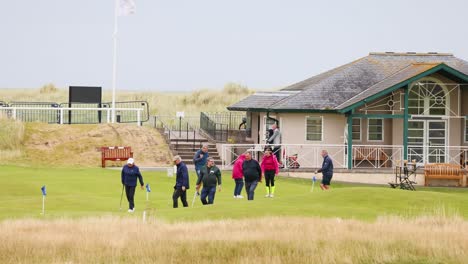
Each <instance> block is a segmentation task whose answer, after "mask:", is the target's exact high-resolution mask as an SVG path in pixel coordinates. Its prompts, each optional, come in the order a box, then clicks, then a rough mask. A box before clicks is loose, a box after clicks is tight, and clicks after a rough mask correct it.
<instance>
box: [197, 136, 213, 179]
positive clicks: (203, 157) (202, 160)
mask: <svg viewBox="0 0 468 264" xmlns="http://www.w3.org/2000/svg"><path fill="white" fill-rule="evenodd" d="M209 156H210V155H209V154H208V144H204V145H203V146H202V148H201V149H199V150H197V152H195V155H194V156H193V164H195V172H196V173H197V178H200V170H201V168H203V166H205V165H206V161H207V160H208V157H209Z"/></svg>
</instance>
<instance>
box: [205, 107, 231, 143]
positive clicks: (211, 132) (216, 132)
mask: <svg viewBox="0 0 468 264" xmlns="http://www.w3.org/2000/svg"><path fill="white" fill-rule="evenodd" d="M200 129H202V130H203V131H204V132H205V133H206V134H207V135H208V136H210V137H211V138H212V139H213V140H216V141H218V142H226V141H227V139H228V136H229V130H228V125H227V124H221V123H216V122H214V121H213V120H211V119H210V118H209V116H207V115H206V114H205V113H200Z"/></svg>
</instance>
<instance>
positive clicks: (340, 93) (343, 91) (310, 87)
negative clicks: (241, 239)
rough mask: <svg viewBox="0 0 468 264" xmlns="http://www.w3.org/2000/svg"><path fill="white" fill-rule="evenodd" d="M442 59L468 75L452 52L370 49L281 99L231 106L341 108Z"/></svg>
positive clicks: (467, 66) (293, 88)
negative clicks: (358, 57) (376, 51)
mask: <svg viewBox="0 0 468 264" xmlns="http://www.w3.org/2000/svg"><path fill="white" fill-rule="evenodd" d="M440 63H444V64H446V65H447V66H449V67H451V68H453V69H455V70H458V71H460V72H462V73H464V74H467V75H468V62H466V61H464V60H461V59H458V58H456V57H454V56H453V55H451V54H435V53H428V54H420V53H370V54H369V56H366V57H363V58H361V59H359V60H356V61H354V62H351V63H349V64H346V65H343V66H341V67H338V68H335V69H332V70H330V71H327V72H325V73H322V74H319V75H316V76H314V77H312V78H309V79H307V80H304V81H301V82H298V83H296V84H293V85H291V86H288V87H286V88H284V89H282V90H281V91H297V93H296V94H291V95H289V96H288V97H286V98H282V100H275V99H274V98H270V99H268V100H267V99H265V98H262V99H263V100H262V99H261V98H259V97H256V96H255V95H252V96H250V97H247V98H245V99H244V100H242V101H240V102H238V103H236V104H234V105H232V106H231V107H229V108H228V109H230V110H234V109H231V108H232V107H234V108H237V109H240V108H249V109H257V108H261V109H271V110H272V111H275V110H277V111H282V110H333V109H334V110H338V109H342V108H344V107H346V106H349V105H351V104H353V103H355V102H359V101H360V100H362V99H364V98H366V97H368V96H370V95H373V94H375V93H378V92H379V91H382V90H385V89H386V88H388V87H391V86H393V85H395V84H398V83H400V82H402V81H405V80H407V79H409V78H411V77H413V76H415V75H418V74H420V73H423V72H425V71H427V70H429V69H430V68H432V67H434V66H435V65H437V64H440Z"/></svg>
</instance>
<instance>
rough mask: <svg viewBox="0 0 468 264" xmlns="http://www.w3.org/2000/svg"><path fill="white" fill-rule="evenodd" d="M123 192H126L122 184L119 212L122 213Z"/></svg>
mask: <svg viewBox="0 0 468 264" xmlns="http://www.w3.org/2000/svg"><path fill="white" fill-rule="evenodd" d="M123 190H124V185H123V184H122V193H121V194H120V207H119V211H122V198H123Z"/></svg>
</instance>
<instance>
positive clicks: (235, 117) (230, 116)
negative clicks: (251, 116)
mask: <svg viewBox="0 0 468 264" xmlns="http://www.w3.org/2000/svg"><path fill="white" fill-rule="evenodd" d="M202 113H203V114H204V115H205V116H207V117H208V118H209V119H210V120H212V121H213V122H215V123H218V124H224V125H227V130H238V129H239V125H240V124H241V123H242V121H243V119H244V118H247V117H246V113H245V112H233V111H230V112H202ZM246 125H247V124H246Z"/></svg>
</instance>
